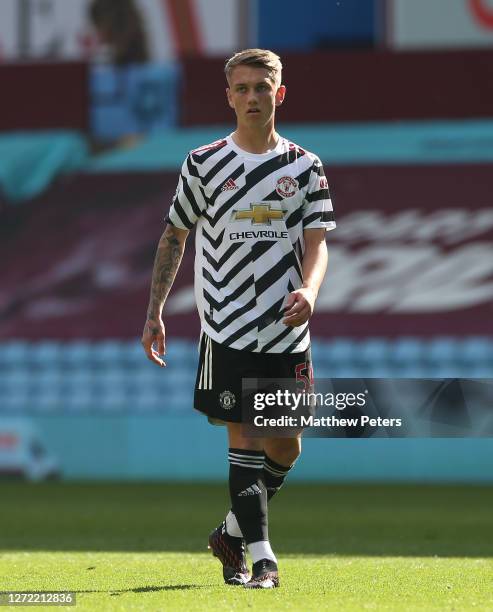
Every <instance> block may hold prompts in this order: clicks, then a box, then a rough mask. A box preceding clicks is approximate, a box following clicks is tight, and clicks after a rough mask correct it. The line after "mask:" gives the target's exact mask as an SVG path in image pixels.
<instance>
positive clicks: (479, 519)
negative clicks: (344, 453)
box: [0, 483, 493, 588]
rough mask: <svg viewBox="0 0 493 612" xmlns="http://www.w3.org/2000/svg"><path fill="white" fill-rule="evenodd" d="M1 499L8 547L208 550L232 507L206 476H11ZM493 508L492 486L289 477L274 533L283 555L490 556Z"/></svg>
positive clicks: (3, 545)
mask: <svg viewBox="0 0 493 612" xmlns="http://www.w3.org/2000/svg"><path fill="white" fill-rule="evenodd" d="M0 497H1V504H0V525H2V526H3V527H2V530H1V531H0V550H1V551H17V550H23V551H45V552H49V551H76V552H77V551H78V552H84V551H87V552H89V551H90V552H101V553H103V552H118V551H119V552H123V553H125V552H129V553H130V552H142V553H148V552H153V553H157V554H159V553H194V554H196V553H202V552H203V553H204V554H205V553H206V552H207V549H206V546H207V536H208V534H209V532H210V531H211V530H212V529H213V528H214V527H216V526H217V524H218V523H219V522H220V521H221V520H222V518H223V517H224V514H225V512H226V511H227V509H228V507H229V503H228V498H227V490H226V486H225V485H218V484H209V485H207V484H204V483H200V484H179V483H176V484H170V483H155V484H134V483H132V484H115V483H98V484H91V483H84V484H74V483H70V484H66V483H49V484H40V485H30V484H25V483H24V484H23V483H9V484H2V485H0ZM492 507H493V487H487V486H438V485H429V486H426V485H423V486H418V485H368V484H364V485H329V484H326V485H323V484H317V485H309V484H306V485H300V484H289V485H288V486H286V487H285V488H283V490H282V491H281V492H280V494H279V496H278V497H277V498H276V499H274V500H273V501H272V502H271V504H270V505H269V513H270V534H271V540H272V542H273V545H274V547H275V550H276V552H278V553H279V554H292V555H303V556H307V555H365V556H439V557H485V558H486V557H493V513H492V512H491V508H492ZM88 569H90V568H88ZM170 588H177V587H170ZM190 588H193V587H190Z"/></svg>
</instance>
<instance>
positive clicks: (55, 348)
mask: <svg viewBox="0 0 493 612" xmlns="http://www.w3.org/2000/svg"><path fill="white" fill-rule="evenodd" d="M62 355H63V351H62V348H61V344H60V343H59V342H52V341H49V340H46V341H44V340H43V341H41V342H33V343H32V344H31V348H30V351H29V362H30V363H31V365H32V366H33V367H38V368H50V367H52V366H54V365H58V364H59V363H61V362H62Z"/></svg>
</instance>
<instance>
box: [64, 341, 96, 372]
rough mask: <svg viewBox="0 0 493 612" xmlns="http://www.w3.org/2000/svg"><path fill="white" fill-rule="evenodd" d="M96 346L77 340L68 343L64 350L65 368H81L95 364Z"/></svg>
mask: <svg viewBox="0 0 493 612" xmlns="http://www.w3.org/2000/svg"><path fill="white" fill-rule="evenodd" d="M93 357H94V346H93V344H92V343H91V342H88V341H85V340H77V341H75V342H68V343H66V344H64V345H63V348H62V362H63V364H64V365H65V366H68V367H75V368H80V367H84V366H87V365H91V364H92V363H93Z"/></svg>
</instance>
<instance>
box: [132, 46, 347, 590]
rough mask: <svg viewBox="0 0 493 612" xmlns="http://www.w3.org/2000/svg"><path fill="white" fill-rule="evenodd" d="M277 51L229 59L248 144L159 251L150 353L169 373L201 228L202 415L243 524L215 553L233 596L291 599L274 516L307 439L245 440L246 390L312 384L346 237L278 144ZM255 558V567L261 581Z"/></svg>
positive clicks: (147, 336) (190, 196)
mask: <svg viewBox="0 0 493 612" xmlns="http://www.w3.org/2000/svg"><path fill="white" fill-rule="evenodd" d="M281 69H282V65H281V62H280V59H279V57H278V56H277V55H275V54H274V53H272V52H271V51H265V50H261V49H248V50H246V51H241V52H240V53H237V54H236V55H234V56H233V57H232V58H231V59H229V60H228V61H227V63H226V67H225V72H226V78H227V81H228V87H227V89H226V94H227V99H228V102H229V105H230V106H231V108H233V109H234V111H235V113H236V119H237V126H236V130H235V131H234V132H233V133H232V134H230V135H229V136H227V137H226V138H224V139H222V140H218V141H216V142H214V143H212V144H210V145H207V146H204V147H201V148H199V149H196V150H195V151H192V152H191V153H190V154H189V155H188V157H187V159H186V160H185V162H184V164H183V167H182V171H181V176H180V179H179V183H178V188H177V191H176V194H175V196H174V198H173V202H172V204H171V208H170V211H169V215H168V217H167V219H166V220H167V226H166V229H165V231H164V233H163V235H162V237H161V240H160V242H159V246H158V250H157V254H156V259H155V262H154V271H153V276H152V287H151V297H150V304H149V308H148V312H147V321H146V324H145V327H144V333H143V337H142V344H143V346H144V349H145V351H146V353H147V356H148V358H149V359H150V360H151V361H153V362H155V363H156V364H158V365H160V366H161V367H163V366H164V365H165V364H164V362H163V361H162V359H161V358H160V355H162V354H164V353H165V342H164V325H163V323H162V320H161V312H162V309H163V306H164V303H165V300H166V298H167V295H168V293H169V290H170V288H171V285H172V284H173V280H174V278H175V275H176V272H177V270H178V267H179V265H180V261H181V258H182V255H183V251H184V248H185V241H186V238H187V235H188V233H189V231H190V230H191V229H192V228H193V226H194V225H195V226H196V242H195V248H196V255H195V296H196V300H197V307H198V311H199V315H200V319H201V324H202V333H201V340H200V361H199V369H198V374H197V382H196V389H195V402H194V403H195V408H196V409H197V410H199V411H201V412H203V413H205V414H206V415H207V416H208V417H209V420H210V421H211V422H213V423H222V424H226V426H227V430H228V438H229V447H230V448H229V463H230V472H229V490H230V496H231V510H230V511H229V513H228V514H227V516H226V519H225V520H224V522H223V523H222V524H221V525H220V526H219V527H218V528H217V529H216V530H215V531H213V532H212V533H211V535H210V537H209V546H210V548H211V549H212V552H213V554H214V555H215V556H216V557H218V558H219V559H220V561H221V562H222V564H223V577H224V580H225V582H226V583H227V584H240V585H244V586H245V587H247V588H272V587H277V586H278V585H279V577H278V568H277V559H276V556H275V555H274V553H273V551H272V548H271V546H270V543H269V537H268V528H267V527H268V526H267V502H268V501H269V500H270V499H271V498H272V497H273V496H274V495H275V494H276V493H277V491H278V490H279V488H280V487H281V485H282V483H283V481H284V479H285V477H286V475H287V474H288V472H289V470H290V469H291V467H292V466H293V464H294V462H295V461H296V459H297V458H298V456H299V454H300V448H301V441H300V436H299V435H298V436H297V437H294V438H284V437H283V438H264V439H261V438H256V437H255V438H252V437H247V436H245V435H244V432H243V427H242V423H241V421H242V410H241V408H242V407H241V401H242V400H241V396H242V378H276V379H277V378H279V379H281V378H282V379H286V378H287V379H295V378H296V379H297V380H299V378H300V377H305V379H307V378H308V379H310V378H311V377H312V365H311V354H310V339H309V333H308V320H309V318H310V317H311V315H312V313H313V309H314V305H315V299H316V297H317V293H318V290H319V288H320V285H321V283H322V280H323V277H324V275H325V271H326V267H327V247H326V243H325V232H326V230H328V229H332V228H333V227H335V223H334V219H333V212H332V205H331V202H330V199H329V192H328V186H327V180H326V178H325V175H324V171H323V168H322V164H321V162H320V160H319V158H318V157H316V156H315V155H313V154H312V153H309V152H308V151H306V150H304V149H302V148H300V147H299V146H297V145H295V144H294V143H292V142H289V141H288V140H286V139H285V138H282V137H281V136H279V134H278V133H277V132H276V131H275V127H274V118H275V111H276V108H277V107H278V106H280V105H281V104H282V102H283V100H284V97H285V95H286V87H285V86H284V85H282V84H281ZM245 544H246V546H247V548H248V551H249V553H250V555H251V557H252V561H253V570H252V576H251V577H250V574H249V571H248V568H247V563H246V555H245Z"/></svg>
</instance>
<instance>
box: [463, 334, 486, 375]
mask: <svg viewBox="0 0 493 612" xmlns="http://www.w3.org/2000/svg"><path fill="white" fill-rule="evenodd" d="M458 360H460V361H461V362H463V363H465V364H475V365H477V364H485V366H486V367H489V368H490V372H491V374H490V376H491V375H493V341H492V340H490V339H488V338H484V337H471V338H467V339H466V340H464V341H463V342H462V343H461V346H460V348H459V355H458Z"/></svg>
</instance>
